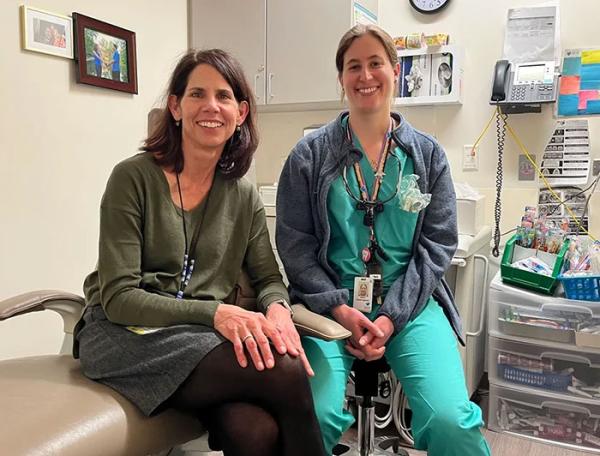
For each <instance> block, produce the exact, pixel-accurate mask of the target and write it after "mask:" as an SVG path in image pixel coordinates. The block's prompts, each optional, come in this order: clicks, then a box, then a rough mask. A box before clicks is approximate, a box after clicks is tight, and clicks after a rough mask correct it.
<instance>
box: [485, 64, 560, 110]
mask: <svg viewBox="0 0 600 456" xmlns="http://www.w3.org/2000/svg"><path fill="white" fill-rule="evenodd" d="M557 86H558V75H556V74H555V73H554V62H553V61H549V62H527V63H517V64H511V63H510V62H509V61H508V60H498V61H497V62H496V67H495V69H494V82H493V86H492V98H491V100H490V104H501V105H517V104H539V103H552V102H554V101H556V88H557Z"/></svg>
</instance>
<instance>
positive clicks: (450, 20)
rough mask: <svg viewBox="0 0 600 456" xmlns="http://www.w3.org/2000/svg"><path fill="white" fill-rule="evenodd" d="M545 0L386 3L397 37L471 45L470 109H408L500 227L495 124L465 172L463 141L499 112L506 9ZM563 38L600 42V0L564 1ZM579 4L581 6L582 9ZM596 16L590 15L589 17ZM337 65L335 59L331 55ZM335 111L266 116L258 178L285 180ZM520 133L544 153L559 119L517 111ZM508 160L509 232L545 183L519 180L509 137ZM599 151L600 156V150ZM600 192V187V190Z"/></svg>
mask: <svg viewBox="0 0 600 456" xmlns="http://www.w3.org/2000/svg"><path fill="white" fill-rule="evenodd" d="M540 3H541V2H540V1H539V0H537V1H536V0H503V1H488V0H485V1H482V0H460V1H453V2H450V5H449V6H448V8H447V9H446V10H445V11H443V12H441V13H440V14H438V15H433V16H423V15H420V14H418V13H416V12H413V10H412V8H411V7H410V6H409V2H408V1H388V0H381V1H380V2H379V20H380V25H381V26H382V27H383V28H385V29H386V30H387V31H388V32H389V33H390V34H391V35H393V36H397V35H406V34H408V33H412V32H426V33H439V32H443V33H449V34H450V38H451V42H452V43H454V44H457V45H460V46H463V47H464V49H465V54H466V63H465V65H464V82H463V90H464V99H463V104H462V106H437V107H409V108H404V109H401V112H402V113H403V114H405V116H406V117H407V118H408V120H409V121H410V122H411V123H412V124H413V125H415V126H416V127H417V128H419V129H422V130H424V131H426V132H428V133H431V134H433V135H435V136H436V137H437V138H438V139H439V141H440V142H441V143H442V145H443V146H444V147H445V149H446V152H447V154H448V157H449V160H450V164H451V166H452V173H453V176H454V179H455V180H456V181H459V182H468V183H470V184H471V185H473V186H474V187H476V188H478V189H479V190H480V191H481V192H482V193H485V194H486V195H487V219H488V221H489V223H490V224H492V220H493V219H492V213H493V212H492V208H493V201H494V192H495V190H494V187H493V186H494V181H495V170H496V161H497V160H496V157H497V154H496V149H495V129H493V128H492V129H490V131H489V133H488V134H487V137H486V138H485V140H484V141H483V142H482V144H481V154H480V163H479V171H469V172H463V171H462V151H463V145H465V144H473V142H474V141H475V140H476V139H477V137H478V136H479V134H480V132H481V130H482V129H483V128H484V126H485V124H486V122H487V120H488V119H489V117H490V115H491V114H492V110H493V108H492V107H490V106H489V104H488V100H489V97H490V92H491V78H492V71H493V68H494V63H495V61H496V60H497V59H500V58H501V55H502V47H503V42H504V27H505V18H506V11H507V9H508V8H510V7H516V6H533V5H537V4H540ZM559 3H560V8H561V11H560V14H561V18H560V19H561V41H562V46H563V48H569V47H585V46H598V45H600V40H598V39H597V38H595V36H596V29H597V27H596V23H595V20H594V18H596V17H598V16H599V15H600V2H598V1H597V0H577V1H572V0H561V1H560V2H559ZM575 6H576V8H575ZM588 18H589V19H588ZM331 62H332V65H333V62H334V56H333V55H332V56H331ZM336 114H337V112H335V111H321V112H319V111H315V112H310V113H285V114H281V113H269V114H262V115H261V116H260V122H261V131H263V138H262V140H263V142H262V144H261V147H260V150H259V158H258V160H257V179H258V182H273V181H275V180H277V176H278V172H279V170H278V169H277V167H275V166H273V164H274V163H276V164H280V163H281V161H282V160H283V158H284V157H285V156H286V155H287V153H288V152H289V150H290V149H291V147H292V146H293V145H294V143H295V142H296V141H297V139H298V138H299V137H300V136H301V135H302V129H303V127H305V126H307V125H309V124H312V123H318V122H325V121H327V120H328V119H331V118H333V117H334V116H335V115H336ZM510 122H511V124H512V125H513V127H514V128H515V130H516V132H517V134H518V135H519V136H520V137H521V139H522V140H523V141H524V143H525V145H526V147H527V148H528V149H529V151H530V152H531V153H534V154H536V155H537V158H538V160H539V159H540V158H541V155H542V151H543V148H544V146H545V143H546V141H547V140H548V139H549V136H550V134H551V133H552V131H553V126H554V122H555V119H553V117H552V110H551V109H549V108H548V107H546V108H545V109H544V111H543V113H542V114H527V115H523V114H522V115H515V116H512V117H511V119H510ZM589 122H590V130H591V135H592V146H593V145H594V144H597V143H598V141H600V118H598V117H596V118H594V117H590V121H589ZM506 143H507V147H506V150H505V160H504V161H505V165H504V170H505V171H504V191H503V200H502V204H503V217H502V222H503V223H502V226H503V231H505V230H507V229H510V228H512V227H514V225H515V224H517V223H518V221H519V217H520V214H521V212H522V209H523V206H524V205H525V204H534V203H535V202H536V196H537V183H532V182H519V181H518V180H517V159H518V154H519V151H518V150H517V148H516V146H515V145H514V143H513V142H512V140H511V139H509V138H508V136H507V141H506ZM592 155H593V156H594V157H595V158H600V151H599V150H598V149H597V148H596V149H594V150H593V152H592ZM597 191H599V192H600V185H599V186H598V188H597ZM591 205H592V206H593V207H592V210H593V212H592V221H591V223H592V229H593V232H595V234H596V236H598V235H600V193H596V194H595V198H594V199H593V200H592V204H591Z"/></svg>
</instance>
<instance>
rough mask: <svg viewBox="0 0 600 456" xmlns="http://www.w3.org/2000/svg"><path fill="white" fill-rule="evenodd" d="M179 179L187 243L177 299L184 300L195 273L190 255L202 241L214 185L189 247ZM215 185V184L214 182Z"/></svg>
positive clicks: (205, 202)
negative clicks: (184, 294) (202, 232)
mask: <svg viewBox="0 0 600 456" xmlns="http://www.w3.org/2000/svg"><path fill="white" fill-rule="evenodd" d="M176 178H177V190H178V191H179V202H180V204H181V218H182V220H183V239H184V242H185V252H184V254H183V267H182V269H181V280H180V282H179V290H178V291H177V295H176V298H177V299H182V298H183V292H184V291H185V287H186V286H187V285H188V283H190V279H191V278H192V274H193V272H194V265H195V264H196V259H195V258H190V255H193V254H194V252H195V251H196V245H197V244H198V240H199V239H200V232H201V231H202V226H203V225H204V219H205V218H206V210H207V208H208V203H209V201H210V193H211V191H212V185H211V187H210V188H209V189H208V193H207V195H206V200H205V201H204V207H203V208H202V218H201V219H200V223H198V224H197V225H196V227H195V229H194V234H193V235H192V240H191V242H190V245H189V247H188V239H187V229H186V226H185V210H184V209H183V197H182V195H181V185H180V184H179V174H176ZM213 185H214V182H213Z"/></svg>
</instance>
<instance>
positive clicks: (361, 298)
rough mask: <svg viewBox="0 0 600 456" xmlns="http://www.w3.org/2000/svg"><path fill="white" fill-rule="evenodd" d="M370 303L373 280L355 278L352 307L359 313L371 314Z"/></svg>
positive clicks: (369, 278)
mask: <svg viewBox="0 0 600 456" xmlns="http://www.w3.org/2000/svg"><path fill="white" fill-rule="evenodd" d="M372 303H373V279H372V278H371V277H355V278H354V301H353V307H354V308H355V309H357V310H360V311H361V312H365V313H366V312H371V310H372V308H373V306H372Z"/></svg>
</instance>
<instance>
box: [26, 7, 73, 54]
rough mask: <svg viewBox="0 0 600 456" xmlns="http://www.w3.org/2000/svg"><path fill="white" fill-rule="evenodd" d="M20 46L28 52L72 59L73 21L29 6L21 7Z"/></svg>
mask: <svg viewBox="0 0 600 456" xmlns="http://www.w3.org/2000/svg"><path fill="white" fill-rule="evenodd" d="M21 44H22V46H23V49H27V50H28V51H35V52H42V53H44V54H51V55H58V56H60V57H65V58H67V59H72V58H73V20H72V19H71V18H70V17H68V16H63V15H61V14H55V13H51V12H49V11H44V10H41V9H37V8H32V7H30V6H25V5H22V6H21Z"/></svg>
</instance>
